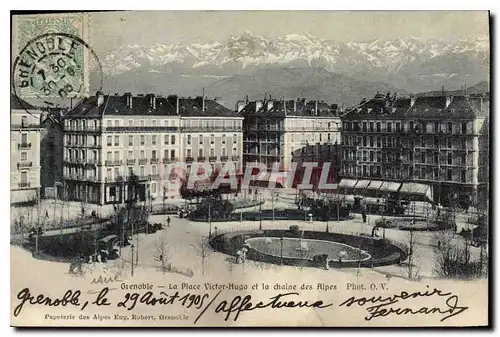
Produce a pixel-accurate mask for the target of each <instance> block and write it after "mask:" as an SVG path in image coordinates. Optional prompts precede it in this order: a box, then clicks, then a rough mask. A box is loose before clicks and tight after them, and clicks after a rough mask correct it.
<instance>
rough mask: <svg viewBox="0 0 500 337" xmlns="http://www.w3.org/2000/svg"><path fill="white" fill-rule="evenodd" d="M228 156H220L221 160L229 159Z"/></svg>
mask: <svg viewBox="0 0 500 337" xmlns="http://www.w3.org/2000/svg"><path fill="white" fill-rule="evenodd" d="M228 158H229V157H228V156H220V161H227V160H228Z"/></svg>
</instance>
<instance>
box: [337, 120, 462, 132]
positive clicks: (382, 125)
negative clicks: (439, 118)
mask: <svg viewBox="0 0 500 337" xmlns="http://www.w3.org/2000/svg"><path fill="white" fill-rule="evenodd" d="M403 128H404V130H403ZM343 129H344V131H363V132H382V131H384V132H401V131H420V132H422V133H426V132H428V133H432V132H434V133H436V132H440V131H441V132H447V133H458V132H459V131H460V133H462V134H467V131H468V123H467V122H461V123H453V122H447V123H446V124H444V123H441V122H434V123H427V122H418V123H417V122H413V121H410V122H344V123H343Z"/></svg>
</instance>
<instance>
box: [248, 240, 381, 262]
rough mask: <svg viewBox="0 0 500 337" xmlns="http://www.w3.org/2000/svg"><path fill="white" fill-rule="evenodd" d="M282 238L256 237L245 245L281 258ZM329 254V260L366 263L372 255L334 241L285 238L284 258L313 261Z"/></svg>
mask: <svg viewBox="0 0 500 337" xmlns="http://www.w3.org/2000/svg"><path fill="white" fill-rule="evenodd" d="M281 240H282V239H281V238H277V237H256V238H250V239H247V240H245V243H246V244H247V245H248V246H249V247H251V248H253V249H255V250H256V251H259V252H261V253H263V254H267V255H271V256H276V257H280V256H281ZM322 254H327V255H328V259H333V260H338V259H339V258H342V261H343V262H353V261H366V260H369V259H370V258H371V256H370V254H368V253H367V252H365V251H363V250H360V249H358V248H355V247H352V246H349V245H346V244H343V243H339V242H333V241H325V240H314V239H298V238H283V257H285V258H294V259H306V260H312V259H313V257H314V256H316V255H322Z"/></svg>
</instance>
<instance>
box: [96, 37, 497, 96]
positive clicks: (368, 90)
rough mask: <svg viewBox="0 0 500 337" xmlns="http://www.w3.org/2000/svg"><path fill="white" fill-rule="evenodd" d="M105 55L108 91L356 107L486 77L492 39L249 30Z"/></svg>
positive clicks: (129, 47)
mask: <svg viewBox="0 0 500 337" xmlns="http://www.w3.org/2000/svg"><path fill="white" fill-rule="evenodd" d="M100 60H101V64H102V67H103V71H104V75H105V76H104V81H105V83H104V89H105V90H107V91H110V92H117V93H119V92H127V91H131V92H137V93H147V92H156V93H159V94H170V93H175V94H179V95H186V96H194V95H200V94H201V91H202V87H205V89H207V91H206V92H208V94H209V95H213V96H219V97H224V100H225V101H226V102H227V103H228V105H229V106H233V104H234V102H235V101H236V100H238V99H241V98H243V97H245V95H250V97H252V95H253V96H255V97H261V96H262V97H263V95H264V94H265V93H266V92H267V93H272V94H273V95H280V96H285V97H291V98H294V97H308V98H309V99H324V100H328V101H337V102H338V101H340V102H343V103H345V104H355V103H357V102H359V99H360V97H371V95H373V94H374V93H376V92H377V91H379V90H391V91H397V92H398V93H411V92H423V91H430V90H440V89H441V88H442V86H444V87H445V88H446V89H450V90H451V89H459V88H460V87H461V86H462V85H467V86H472V85H474V84H476V83H478V82H480V81H487V80H488V78H489V41H488V38H475V39H462V40H457V41H445V40H421V39H417V38H412V37H410V38H405V39H398V40H391V41H383V40H374V41H369V42H348V43H343V42H337V41H332V40H325V39H319V38H317V37H314V36H312V35H308V34H305V35H298V34H289V35H286V36H282V37H277V38H266V37H261V36H253V35H252V34H251V33H250V32H246V33H244V34H242V35H240V36H233V37H231V38H229V39H228V40H227V41H218V42H210V43H209V42H207V43H200V42H191V43H186V42H183V41H177V42H175V43H172V44H155V45H152V46H139V45H125V46H122V47H121V48H119V49H117V50H115V51H113V52H111V53H109V54H107V55H100ZM296 95H299V96H296ZM255 97H254V99H255Z"/></svg>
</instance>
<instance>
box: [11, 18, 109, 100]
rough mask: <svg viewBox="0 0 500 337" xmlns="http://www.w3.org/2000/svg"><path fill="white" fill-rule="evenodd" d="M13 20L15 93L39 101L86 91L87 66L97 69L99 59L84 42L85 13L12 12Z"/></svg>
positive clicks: (74, 96) (85, 92) (87, 91)
mask: <svg viewBox="0 0 500 337" xmlns="http://www.w3.org/2000/svg"><path fill="white" fill-rule="evenodd" d="M13 22H14V24H15V26H14V27H16V29H15V30H13V53H14V54H13V59H14V60H15V61H14V69H13V74H12V75H13V83H12V84H13V91H14V93H15V94H16V95H17V96H18V97H20V98H22V99H23V100H28V101H29V100H35V101H34V102H35V103H38V104H37V105H39V101H40V100H42V101H44V102H51V101H52V103H55V102H56V101H57V100H58V99H64V98H71V99H74V98H78V97H84V96H87V95H88V94H89V91H90V87H91V86H90V83H89V73H90V69H92V70H96V71H97V73H100V62H99V59H98V57H97V55H96V54H95V53H94V52H93V51H92V49H91V47H90V45H89V44H88V42H89V41H88V39H89V34H88V31H89V16H88V14H85V13H76V14H64V15H63V14H51V15H27V16H14V17H13ZM54 76H55V77H54ZM99 88H100V86H99V87H98V89H99Z"/></svg>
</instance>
